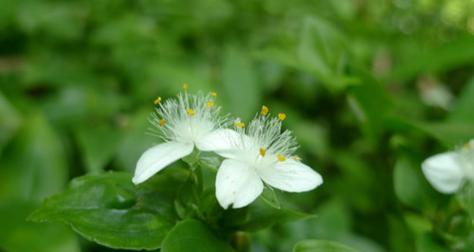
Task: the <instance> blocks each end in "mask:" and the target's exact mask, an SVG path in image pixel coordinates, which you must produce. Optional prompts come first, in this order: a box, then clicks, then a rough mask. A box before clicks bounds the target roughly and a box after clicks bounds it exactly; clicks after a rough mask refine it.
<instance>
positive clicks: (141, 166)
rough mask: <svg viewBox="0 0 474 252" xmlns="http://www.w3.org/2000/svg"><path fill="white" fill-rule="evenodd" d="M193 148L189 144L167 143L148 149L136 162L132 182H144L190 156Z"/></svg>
mask: <svg viewBox="0 0 474 252" xmlns="http://www.w3.org/2000/svg"><path fill="white" fill-rule="evenodd" d="M193 148H194V145H193V144H191V143H179V142H167V143H162V144H159V145H156V146H154V147H152V148H150V149H148V150H147V151H145V153H143V154H142V156H141V157H140V159H139V160H138V163H137V167H136V169H135V176H133V179H132V182H133V183H135V184H139V183H142V182H144V181H145V180H147V179H149V178H150V177H151V176H153V175H154V174H155V173H157V172H159V171H161V170H162V169H163V168H165V167H166V166H167V165H169V164H171V163H173V162H174V161H176V160H178V159H180V158H182V157H185V156H187V155H189V154H191V152H193Z"/></svg>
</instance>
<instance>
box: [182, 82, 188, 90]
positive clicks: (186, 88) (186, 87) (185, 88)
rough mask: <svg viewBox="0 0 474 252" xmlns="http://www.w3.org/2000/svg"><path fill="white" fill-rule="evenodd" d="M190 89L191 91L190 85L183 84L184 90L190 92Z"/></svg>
mask: <svg viewBox="0 0 474 252" xmlns="http://www.w3.org/2000/svg"><path fill="white" fill-rule="evenodd" d="M188 89H189V85H188V83H183V90H184V91H188Z"/></svg>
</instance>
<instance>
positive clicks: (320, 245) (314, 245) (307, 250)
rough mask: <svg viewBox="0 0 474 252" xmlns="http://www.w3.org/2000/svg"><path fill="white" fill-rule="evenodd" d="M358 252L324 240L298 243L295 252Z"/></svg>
mask: <svg viewBox="0 0 474 252" xmlns="http://www.w3.org/2000/svg"><path fill="white" fill-rule="evenodd" d="M317 251H325V252H356V250H354V249H352V248H350V247H348V246H345V245H343V244H340V243H336V242H331V241H323V240H307V241H302V242H298V244H296V246H295V248H294V249H293V252H317Z"/></svg>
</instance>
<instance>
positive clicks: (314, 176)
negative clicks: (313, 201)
mask: <svg viewBox="0 0 474 252" xmlns="http://www.w3.org/2000/svg"><path fill="white" fill-rule="evenodd" d="M257 171H258V174H259V175H260V177H261V178H262V179H263V181H265V183H267V184H268V185H270V186H272V187H275V188H277V189H280V190H283V191H287V192H305V191H310V190H313V189H314V188H316V187H318V186H319V185H321V184H322V183H323V178H322V177H321V175H319V173H317V172H316V171H314V170H313V169H311V168H310V167H309V166H307V165H305V164H303V163H301V162H298V161H295V160H291V159H288V160H286V161H284V162H278V163H277V164H276V165H274V166H269V167H261V168H260V169H258V170H257Z"/></svg>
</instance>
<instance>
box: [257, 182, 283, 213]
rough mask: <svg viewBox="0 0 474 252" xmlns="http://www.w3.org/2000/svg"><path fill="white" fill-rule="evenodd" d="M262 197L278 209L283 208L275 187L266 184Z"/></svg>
mask: <svg viewBox="0 0 474 252" xmlns="http://www.w3.org/2000/svg"><path fill="white" fill-rule="evenodd" d="M260 197H261V198H262V199H263V201H265V203H267V204H268V205H269V206H271V207H274V208H276V209H280V208H281V204H280V200H278V196H277V194H276V192H275V190H274V189H273V188H271V187H269V186H266V187H265V189H264V190H263V192H262V194H261V195H260Z"/></svg>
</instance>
